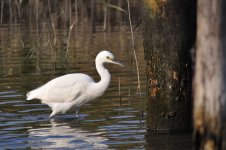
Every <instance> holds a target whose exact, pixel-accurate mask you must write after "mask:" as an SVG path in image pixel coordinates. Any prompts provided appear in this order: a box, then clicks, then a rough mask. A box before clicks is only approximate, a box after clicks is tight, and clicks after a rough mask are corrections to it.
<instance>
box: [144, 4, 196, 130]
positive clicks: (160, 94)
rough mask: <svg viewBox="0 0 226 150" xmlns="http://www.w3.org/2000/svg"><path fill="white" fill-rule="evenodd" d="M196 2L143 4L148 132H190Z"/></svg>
mask: <svg viewBox="0 0 226 150" xmlns="http://www.w3.org/2000/svg"><path fill="white" fill-rule="evenodd" d="M195 28H196V0H183V1H181V0H174V1H163V0H143V32H144V33H143V35H144V53H145V59H146V61H147V76H148V94H149V102H148V110H147V127H148V130H149V131H157V132H162V131H163V132H165V131H166V132H168V131H181V130H191V125H192V123H191V116H192V115H191V105H192V104H191V83H192V78H191V76H192V71H191V67H192V66H191V58H190V56H191V55H190V50H191V48H192V46H193V44H194V41H195V34H196V33H195Z"/></svg>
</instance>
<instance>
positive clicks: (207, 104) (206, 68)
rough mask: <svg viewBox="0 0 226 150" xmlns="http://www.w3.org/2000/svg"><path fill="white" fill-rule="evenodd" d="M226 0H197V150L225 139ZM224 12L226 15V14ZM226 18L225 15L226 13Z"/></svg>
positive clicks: (216, 146)
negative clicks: (223, 118) (225, 41)
mask: <svg viewBox="0 0 226 150" xmlns="http://www.w3.org/2000/svg"><path fill="white" fill-rule="evenodd" d="M223 1H224V0H214V1H213V0H198V11H197V14H198V18H197V43H196V66H195V77H194V81H193V89H194V91H193V92H194V129H195V130H194V137H195V149H197V150H198V149H205V150H218V149H221V145H222V144H221V142H222V117H223V101H224V99H225V95H224V89H225V88H224V86H225V85H224V84H225V81H224V80H225V79H224V78H225V77H224V76H225V75H224V72H223V71H224V70H225V66H224V63H225V59H226V57H225V52H224V51H225V50H224V48H223V47H224V45H223V42H224V39H225V34H224V33H225V31H224V30H223V24H224V25H225V23H223V22H225V19H224V21H223V7H225V2H223ZM224 15H225V14H224ZM224 17H225V16H224Z"/></svg>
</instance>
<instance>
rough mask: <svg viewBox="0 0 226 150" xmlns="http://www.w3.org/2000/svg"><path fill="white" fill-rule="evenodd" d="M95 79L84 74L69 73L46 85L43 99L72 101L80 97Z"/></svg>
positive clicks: (47, 100) (60, 101) (48, 100)
mask: <svg viewBox="0 0 226 150" xmlns="http://www.w3.org/2000/svg"><path fill="white" fill-rule="evenodd" d="M92 81H93V80H92V79H91V78H90V77H89V76H87V75H83V74H69V75H65V76H61V77H59V78H55V79H53V80H52V81H50V82H49V83H47V84H46V85H45V87H44V90H45V92H43V93H44V95H43V98H42V100H44V101H46V102H59V103H62V102H70V101H73V100H75V99H76V98H78V97H79V96H80V95H81V94H82V93H84V92H85V89H87V85H88V84H89V83H90V82H92Z"/></svg>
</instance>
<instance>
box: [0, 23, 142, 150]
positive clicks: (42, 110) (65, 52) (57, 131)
mask: <svg viewBox="0 0 226 150" xmlns="http://www.w3.org/2000/svg"><path fill="white" fill-rule="evenodd" d="M49 32H50V31H49V29H48V28H47V27H46V25H45V24H39V25H30V26H28V25H26V24H14V25H2V26H1V28H0V34H1V41H0V44H1V47H0V82H1V86H0V139H1V140H0V147H1V148H3V149H14V148H15V149H18V148H21V149H144V148H145V141H146V140H145V133H146V125H145V113H146V112H145V103H146V95H145V84H146V77H145V63H144V56H143V48H142V35H141V32H139V31H137V32H135V33H134V35H135V46H136V47H135V48H136V52H137V57H138V62H139V73H140V82H141V91H142V93H141V97H140V96H139V94H138V92H137V91H138V90H137V87H138V86H137V74H136V66H135V61H134V55H133V51H132V50H131V38H130V33H129V32H128V29H127V28H126V27H123V26H122V28H121V29H120V31H119V30H114V31H111V32H103V31H101V30H98V28H97V29H96V32H92V31H91V30H90V28H88V27H87V28H86V26H83V28H77V29H74V30H73V33H72V36H71V37H70V38H68V30H64V29H57V30H56V34H57V37H56V43H54V36H53V35H52V34H51V33H49ZM68 39H69V42H68ZM104 49H107V50H110V51H112V52H113V53H114V54H115V56H116V57H117V58H118V59H119V60H121V62H123V63H124V64H126V65H127V66H129V68H130V69H125V68H121V67H119V66H114V65H107V67H108V68H109V70H110V72H111V74H112V82H111V84H110V87H109V89H108V90H107V91H106V93H105V95H104V96H102V97H100V98H98V99H96V100H95V101H92V102H90V103H88V104H86V105H85V106H84V107H82V108H81V109H80V117H79V119H76V118H75V114H73V113H68V114H64V115H57V116H56V118H53V119H49V118H48V116H49V115H50V113H51V110H50V109H49V108H48V106H46V105H44V104H41V103H40V101H39V100H34V101H26V100H25V95H26V93H27V92H28V91H30V90H32V89H34V88H36V87H38V86H40V85H42V84H44V83H45V82H46V81H48V80H50V79H52V78H54V77H57V76H59V75H63V74H67V73H72V72H83V73H86V74H88V75H90V76H92V77H93V78H94V79H95V80H96V81H98V80H99V75H98V74H97V72H96V69H95V64H94V59H95V57H96V55H97V54H98V52H99V51H101V50H104ZM66 56H67V59H66ZM119 91H120V92H119ZM142 115H143V116H142Z"/></svg>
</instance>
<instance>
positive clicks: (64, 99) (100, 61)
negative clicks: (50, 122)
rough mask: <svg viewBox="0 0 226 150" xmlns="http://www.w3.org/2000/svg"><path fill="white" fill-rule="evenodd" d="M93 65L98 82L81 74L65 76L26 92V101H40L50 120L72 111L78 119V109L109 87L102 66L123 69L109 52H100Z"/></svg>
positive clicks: (108, 78) (107, 76) (108, 81)
mask: <svg viewBox="0 0 226 150" xmlns="http://www.w3.org/2000/svg"><path fill="white" fill-rule="evenodd" d="M95 63H96V69H97V72H98V73H99V75H100V77H101V80H100V81H99V82H97V83H96V82H95V81H94V80H93V78H91V77H90V76H88V75H86V74H83V73H72V74H66V75H63V76H60V77H57V78H55V79H52V80H50V81H49V82H47V83H46V84H44V85H42V86H41V87H39V88H37V89H34V90H32V91H30V92H28V93H27V95H26V96H27V100H32V99H40V100H41V102H42V103H43V104H47V105H48V106H49V107H50V108H51V109H52V113H51V115H50V116H49V117H50V118H51V117H53V116H55V115H56V114H60V113H61V114H64V113H66V112H68V111H72V110H75V112H76V117H78V113H79V108H80V107H81V106H82V105H84V104H85V103H87V102H89V101H91V100H94V99H95V98H97V97H99V96H102V95H103V94H104V92H105V91H106V89H107V88H108V86H109V83H110V80H111V75H110V73H109V71H108V69H106V68H105V67H104V64H105V63H112V64H117V65H120V66H123V67H125V66H124V65H123V64H121V63H120V62H119V61H117V60H116V59H115V57H114V55H113V54H112V53H111V52H109V51H101V52H100V53H99V54H98V55H97V56H96V60H95Z"/></svg>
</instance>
